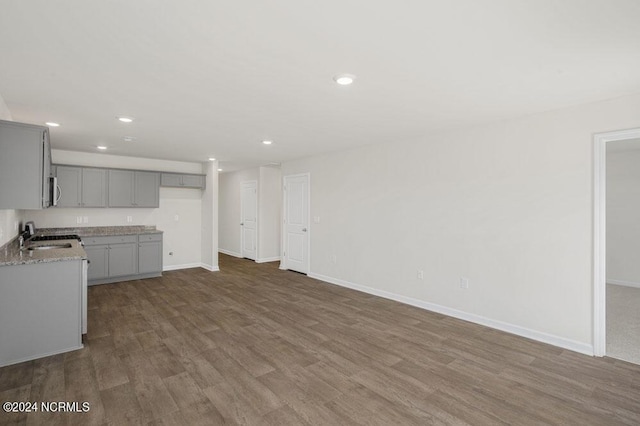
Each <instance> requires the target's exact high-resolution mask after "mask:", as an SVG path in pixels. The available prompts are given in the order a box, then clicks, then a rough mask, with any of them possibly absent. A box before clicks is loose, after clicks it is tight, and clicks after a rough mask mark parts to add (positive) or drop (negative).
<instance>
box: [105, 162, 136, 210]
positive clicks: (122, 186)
mask: <svg viewBox="0 0 640 426" xmlns="http://www.w3.org/2000/svg"><path fill="white" fill-rule="evenodd" d="M134 173H135V172H134V171H133V170H109V207H135V205H134V204H133V181H134Z"/></svg>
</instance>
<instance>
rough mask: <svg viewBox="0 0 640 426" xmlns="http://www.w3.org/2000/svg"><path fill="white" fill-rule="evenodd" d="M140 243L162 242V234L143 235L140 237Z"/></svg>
mask: <svg viewBox="0 0 640 426" xmlns="http://www.w3.org/2000/svg"><path fill="white" fill-rule="evenodd" d="M138 241H139V242H141V243H144V242H147V241H162V234H141V235H138Z"/></svg>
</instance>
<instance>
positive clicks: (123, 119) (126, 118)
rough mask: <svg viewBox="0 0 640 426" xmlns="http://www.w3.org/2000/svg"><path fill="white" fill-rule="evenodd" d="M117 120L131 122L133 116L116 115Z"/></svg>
mask: <svg viewBox="0 0 640 426" xmlns="http://www.w3.org/2000/svg"><path fill="white" fill-rule="evenodd" d="M118 120H120V121H122V122H123V123H131V122H132V121H133V118H131V117H118Z"/></svg>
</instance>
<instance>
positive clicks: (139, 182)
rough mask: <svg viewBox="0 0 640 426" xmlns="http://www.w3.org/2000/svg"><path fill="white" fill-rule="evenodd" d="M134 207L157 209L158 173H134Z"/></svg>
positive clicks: (158, 192) (158, 203)
mask: <svg viewBox="0 0 640 426" xmlns="http://www.w3.org/2000/svg"><path fill="white" fill-rule="evenodd" d="M135 188H136V189H135V201H134V205H135V206H136V207H158V206H159V205H160V173H157V172H135Z"/></svg>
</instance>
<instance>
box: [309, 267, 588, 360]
mask: <svg viewBox="0 0 640 426" xmlns="http://www.w3.org/2000/svg"><path fill="white" fill-rule="evenodd" d="M309 277H311V278H315V279H317V280H320V281H324V282H326V283H329V284H335V285H339V286H341V287H347V288H350V289H352V290H357V291H361V292H363V293H367V294H372V295H374V296H379V297H383V298H385V299H391V300H395V301H396V302H400V303H404V304H407V305H411V306H415V307H417V308H422V309H425V310H427V311H432V312H437V313H439V314H443V315H447V316H450V317H454V318H458V319H461V320H464V321H469V322H473V323H476V324H480V325H484V326H486V327H490V328H494V329H496V330H500V331H505V332H507V333H511V334H515V335H517V336H521V337H526V338H528V339H532V340H537V341H538V342H542V343H548V344H550V345H553V346H557V347H560V348H564V349H568V350H571V351H574V352H579V353H581V354H585V355H591V356H593V346H591V345H589V344H587V343H583V342H577V341H575V340H571V339H566V338H564V337H560V336H555V335H553V334H548V333H544V332H541V331H537V330H532V329H529V328H525V327H520V326H518V325H515V324H510V323H506V322H503V321H498V320H494V319H491V318H486V317H483V316H480V315H476V314H472V313H469V312H464V311H459V310H457V309H453V308H449V307H447V306H442V305H438V304H436V303H430V302H425V301H423V300H419V299H414V298H412V297H407V296H402V295H400V294H395V293H391V292H388V291H385V290H378V289H375V288H372V287H367V286H364V285H361V284H354V283H351V282H348V281H344V280H341V279H338V278H332V277H328V276H326V275H320V274H316V273H309Z"/></svg>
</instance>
